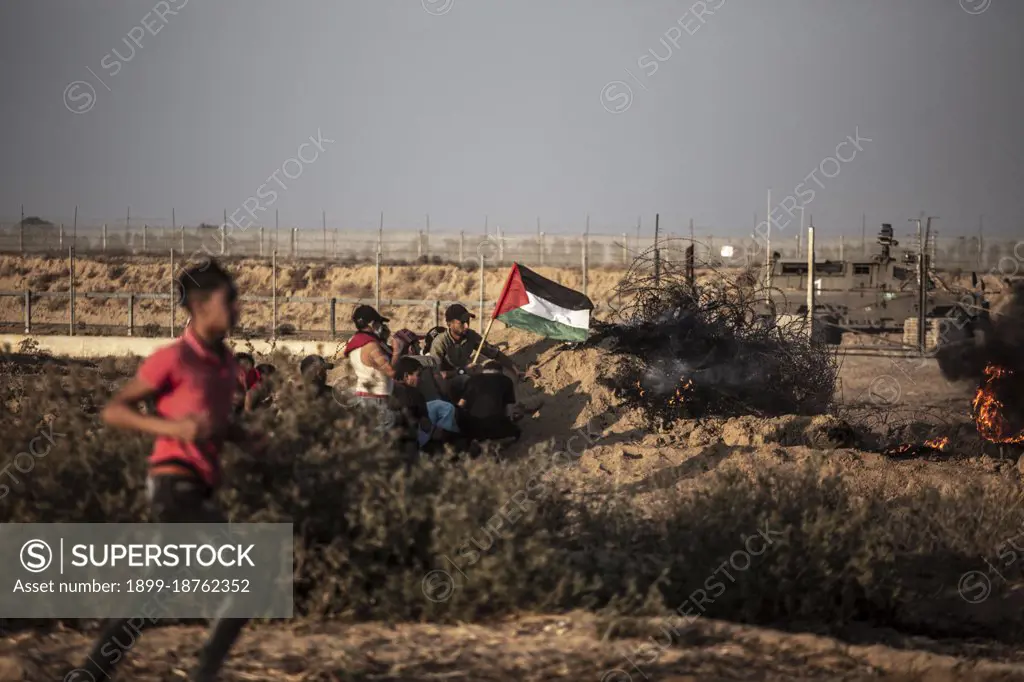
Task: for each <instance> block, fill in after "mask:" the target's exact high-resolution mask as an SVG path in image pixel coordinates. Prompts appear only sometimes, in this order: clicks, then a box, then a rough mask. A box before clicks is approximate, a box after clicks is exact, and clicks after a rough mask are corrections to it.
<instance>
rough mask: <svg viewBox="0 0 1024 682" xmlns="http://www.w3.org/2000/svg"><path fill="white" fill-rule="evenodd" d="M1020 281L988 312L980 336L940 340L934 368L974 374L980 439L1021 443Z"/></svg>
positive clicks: (1023, 301) (1023, 345)
mask: <svg viewBox="0 0 1024 682" xmlns="http://www.w3.org/2000/svg"><path fill="white" fill-rule="evenodd" d="M1022 350H1024V283H1022V282H1018V283H1017V284H1016V285H1014V287H1013V289H1012V291H1011V292H1010V295H1009V296H1008V297H1006V298H1005V299H1004V300H1003V301H1001V302H1000V304H999V305H998V306H997V307H995V308H994V309H993V310H992V312H991V321H990V325H989V328H988V329H986V330H985V334H984V336H983V337H979V338H976V339H975V338H972V339H969V340H967V341H962V342H958V343H951V344H948V345H946V346H940V348H939V351H938V361H939V368H940V369H941V370H942V374H943V376H945V377H946V378H947V379H951V380H961V381H962V380H974V381H977V382H978V389H977V392H976V393H975V394H974V400H973V401H972V402H971V407H972V414H973V417H974V424H975V427H976V428H977V430H978V435H979V436H981V437H982V438H983V439H984V440H985V441H987V442H989V443H994V444H997V445H1000V446H1005V445H1014V446H1016V445H1024V354H1022V352H1021V351H1022Z"/></svg>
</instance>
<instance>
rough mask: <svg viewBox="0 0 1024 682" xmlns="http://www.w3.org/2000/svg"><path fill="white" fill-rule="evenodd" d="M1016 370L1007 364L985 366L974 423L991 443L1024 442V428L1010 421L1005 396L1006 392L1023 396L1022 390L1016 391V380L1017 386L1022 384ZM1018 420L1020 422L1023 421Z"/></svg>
mask: <svg viewBox="0 0 1024 682" xmlns="http://www.w3.org/2000/svg"><path fill="white" fill-rule="evenodd" d="M1015 374H1016V372H1014V371H1013V370H1011V369H1007V368H1006V367H1000V366H998V365H994V364H989V365H988V366H987V367H985V380H984V381H983V382H982V384H981V386H979V387H978V392H977V393H976V394H975V396H974V402H973V403H972V407H973V408H974V423H975V425H976V426H977V427H978V434H979V435H980V436H981V437H982V438H984V439H985V440H987V441H989V442H991V443H998V444H1000V445H1011V444H1012V445H1019V444H1022V443H1024V428H1015V427H1014V426H1012V425H1011V423H1010V418H1009V417H1008V414H1007V412H1008V409H1007V406H1006V404H1005V403H1004V402H1003V399H1002V398H1003V396H1005V397H1006V398H1010V397H1011V396H1014V395H1016V397H1017V400H1018V401H1020V400H1021V396H1020V393H1019V392H1016V393H1015V392H1014V385H1015V384H1016V388H1017V389H1019V388H1020V380H1019V379H1016V377H1015ZM1017 423H1018V424H1020V421H1018V422H1017Z"/></svg>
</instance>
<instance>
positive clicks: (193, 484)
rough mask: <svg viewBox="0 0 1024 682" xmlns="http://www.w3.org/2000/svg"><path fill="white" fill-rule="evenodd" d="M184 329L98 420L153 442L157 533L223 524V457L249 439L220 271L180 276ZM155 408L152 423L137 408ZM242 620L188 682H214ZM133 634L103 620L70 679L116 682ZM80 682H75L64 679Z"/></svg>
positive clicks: (233, 299) (150, 484) (234, 311)
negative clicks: (165, 526) (161, 528)
mask: <svg viewBox="0 0 1024 682" xmlns="http://www.w3.org/2000/svg"><path fill="white" fill-rule="evenodd" d="M177 290H178V293H179V295H180V297H181V298H180V302H181V304H182V305H183V306H184V307H185V309H186V310H188V312H189V315H190V316H191V324H190V325H189V326H188V327H187V328H186V329H185V332H184V333H183V334H182V336H181V338H179V339H178V340H177V341H175V342H174V343H171V344H170V345H167V346H164V347H163V348H161V349H159V350H157V351H156V352H155V353H153V354H152V355H151V356H149V358H147V359H146V360H145V361H144V362H143V363H142V365H141V366H140V367H139V370H138V372H137V374H136V375H135V377H134V378H133V379H132V380H131V381H129V382H128V383H127V384H126V385H125V386H124V387H123V388H122V389H121V390H120V391H119V392H118V393H117V395H115V396H114V397H113V398H112V399H111V401H110V403H109V404H108V405H107V406H106V407H105V408H104V410H103V421H104V422H106V423H107V424H108V425H110V426H113V427H118V428H122V429H131V430H134V431H141V432H142V433H148V434H152V435H154V436H156V443H155V445H154V446H153V454H152V455H151V456H150V458H149V478H148V480H147V482H146V492H147V496H148V499H149V502H150V505H151V507H152V511H153V518H154V520H155V521H157V522H159V523H225V522H227V518H226V516H225V515H224V514H223V512H222V511H221V510H220V509H219V507H218V505H217V504H216V502H215V500H214V492H215V491H216V489H217V487H218V486H219V484H220V478H221V466H220V451H221V448H222V446H223V445H224V443H225V442H227V441H234V442H243V441H245V440H246V436H245V434H244V433H242V431H241V429H239V428H238V427H237V425H236V424H234V422H233V413H234V410H233V402H234V396H235V392H236V390H237V389H238V380H239V368H238V364H237V362H236V361H235V357H234V355H232V353H231V351H230V349H229V348H228V347H227V345H226V344H225V343H224V338H225V337H226V336H227V334H228V332H229V331H230V330H231V329H232V327H234V326H235V324H236V323H237V322H238V292H237V290H236V289H235V284H234V281H233V280H232V278H231V275H230V274H229V273H228V272H227V271H225V270H224V269H222V268H221V267H220V266H219V265H218V264H217V263H215V262H213V261H210V262H209V263H208V264H206V265H204V266H199V267H194V268H191V269H189V270H187V271H186V272H184V273H183V274H182V276H181V278H180V279H179V280H178V282H177ZM146 400H153V401H155V403H156V414H155V415H145V414H142V413H141V412H140V411H139V409H138V406H139V403H141V402H143V401H146ZM245 623H246V619H221V620H219V621H218V622H217V624H216V626H215V627H214V630H213V632H212V636H211V637H210V639H209V641H208V642H207V644H206V646H205V647H204V648H203V651H202V653H201V654H200V656H199V666H198V667H197V669H196V670H195V672H194V673H193V676H192V678H191V679H192V680H193V682H212V681H213V680H214V679H215V678H216V675H217V671H218V670H219V669H220V667H221V664H222V663H223V661H224V659H225V657H226V656H227V653H228V650H229V649H230V648H231V645H232V644H233V643H234V641H235V640H236V639H237V638H238V635H239V633H241V631H242V628H243V627H244V626H245ZM136 634H138V633H137V632H136V631H135V629H134V627H133V626H132V625H131V624H130V623H129V620H128V619H109V620H107V621H105V622H104V624H103V629H102V632H101V634H100V637H99V639H98V640H97V642H96V644H95V646H94V648H93V651H92V653H91V654H90V656H89V660H88V661H87V663H86V664H85V665H84V666H83V667H82V668H80V669H79V671H81V672H78V673H76V674H79V675H81V678H82V680H90V681H95V682H101V681H102V680H108V679H110V678H111V676H112V675H113V671H114V666H115V665H116V663H117V662H118V661H119V660H120V659H121V658H123V657H124V655H125V654H126V653H127V649H128V648H129V647H130V646H131V643H133V642H134V641H135V636H134V635H136ZM120 642H128V643H129V644H128V645H127V646H123V645H121V644H120ZM67 679H69V682H77V678H71V677H69V678H67Z"/></svg>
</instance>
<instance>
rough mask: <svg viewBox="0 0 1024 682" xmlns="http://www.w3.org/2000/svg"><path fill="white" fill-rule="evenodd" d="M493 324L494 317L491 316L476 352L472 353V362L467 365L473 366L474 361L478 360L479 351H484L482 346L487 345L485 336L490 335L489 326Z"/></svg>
mask: <svg viewBox="0 0 1024 682" xmlns="http://www.w3.org/2000/svg"><path fill="white" fill-rule="evenodd" d="M492 324H494V317H493V316H492V317H491V319H490V321H488V322H487V329H485V330H484V335H483V336H481V337H480V345H479V346H477V347H476V352H475V353H473V361H472V362H470V363H469V364H471V365H475V364H476V361H477V360H478V359H479V358H480V351H482V350H483V349H484V344H485V343H487V335H488V334H490V333H491V325H492Z"/></svg>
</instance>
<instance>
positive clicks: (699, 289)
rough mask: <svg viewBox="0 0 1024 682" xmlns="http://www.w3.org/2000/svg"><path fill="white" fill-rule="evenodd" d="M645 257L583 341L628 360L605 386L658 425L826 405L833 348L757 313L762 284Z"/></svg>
mask: <svg viewBox="0 0 1024 682" xmlns="http://www.w3.org/2000/svg"><path fill="white" fill-rule="evenodd" d="M652 255H653V254H645V255H643V256H641V257H640V258H638V259H637V260H636V261H634V263H633V265H632V267H631V268H630V271H629V272H628V273H627V274H626V276H625V277H624V278H623V279H622V281H621V282H620V283H619V286H618V288H617V291H616V296H615V298H614V300H616V301H620V302H621V303H620V305H618V306H613V311H614V313H615V315H616V317H617V318H618V319H619V320H620V321H619V322H618V323H615V324H608V323H600V322H597V323H595V324H594V333H593V334H592V335H591V338H590V340H589V341H588V343H589V344H592V345H600V346H602V347H605V348H608V349H609V351H610V352H611V353H613V354H615V355H618V356H621V357H624V358H625V359H627V360H628V362H626V363H624V364H623V365H622V366H623V367H624V368H625V369H623V370H621V371H619V372H618V374H617V375H616V376H613V377H607V378H605V379H604V383H605V384H606V385H608V386H609V387H610V388H612V389H613V390H615V391H616V393H618V394H619V395H620V396H621V397H622V398H623V399H624V400H625V401H626V402H627V403H632V404H634V405H636V406H638V407H640V408H641V409H642V410H643V411H644V413H645V414H646V415H647V416H648V418H650V419H652V420H657V421H661V422H663V423H671V422H672V421H674V420H676V419H680V418H683V419H688V418H697V417H705V416H726V417H728V416H739V415H756V416H777V415H783V414H819V413H822V412H824V411H826V410H827V408H828V406H829V404H830V403H831V400H832V396H833V394H834V391H835V386H836V379H837V376H838V364H837V362H836V356H835V352H834V351H833V350H832V349H830V348H829V347H827V346H824V345H822V344H820V343H817V342H816V341H812V340H811V339H808V338H807V334H806V332H805V330H804V328H803V326H802V325H798V324H790V325H779V324H777V323H776V322H775V321H774V320H772V319H768V318H767V317H764V316H762V315H760V314H759V313H758V310H759V305H760V304H761V303H762V302H763V301H764V300H765V298H766V296H767V295H768V292H767V291H765V290H763V289H758V288H757V287H756V285H751V283H750V282H749V281H747V282H743V281H733V280H732V279H730V278H728V277H727V276H725V275H723V274H721V273H717V272H714V271H712V273H711V275H710V277H704V278H702V279H703V280H704V281H703V282H702V283H700V284H697V283H696V282H695V281H693V280H691V279H690V278H689V277H688V276H687V272H686V270H685V269H684V268H682V267H679V266H678V265H676V264H673V263H672V262H670V261H666V260H661V261H660V262H659V267H658V276H657V277H655V276H654V274H653V273H654V272H655V268H654V267H653V263H651V262H650V261H651V257H652ZM772 293H773V295H774V296H776V297H778V296H779V295H780V294H779V293H778V292H772ZM609 339H610V340H611V341H612V343H606V341H608V340H609Z"/></svg>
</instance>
